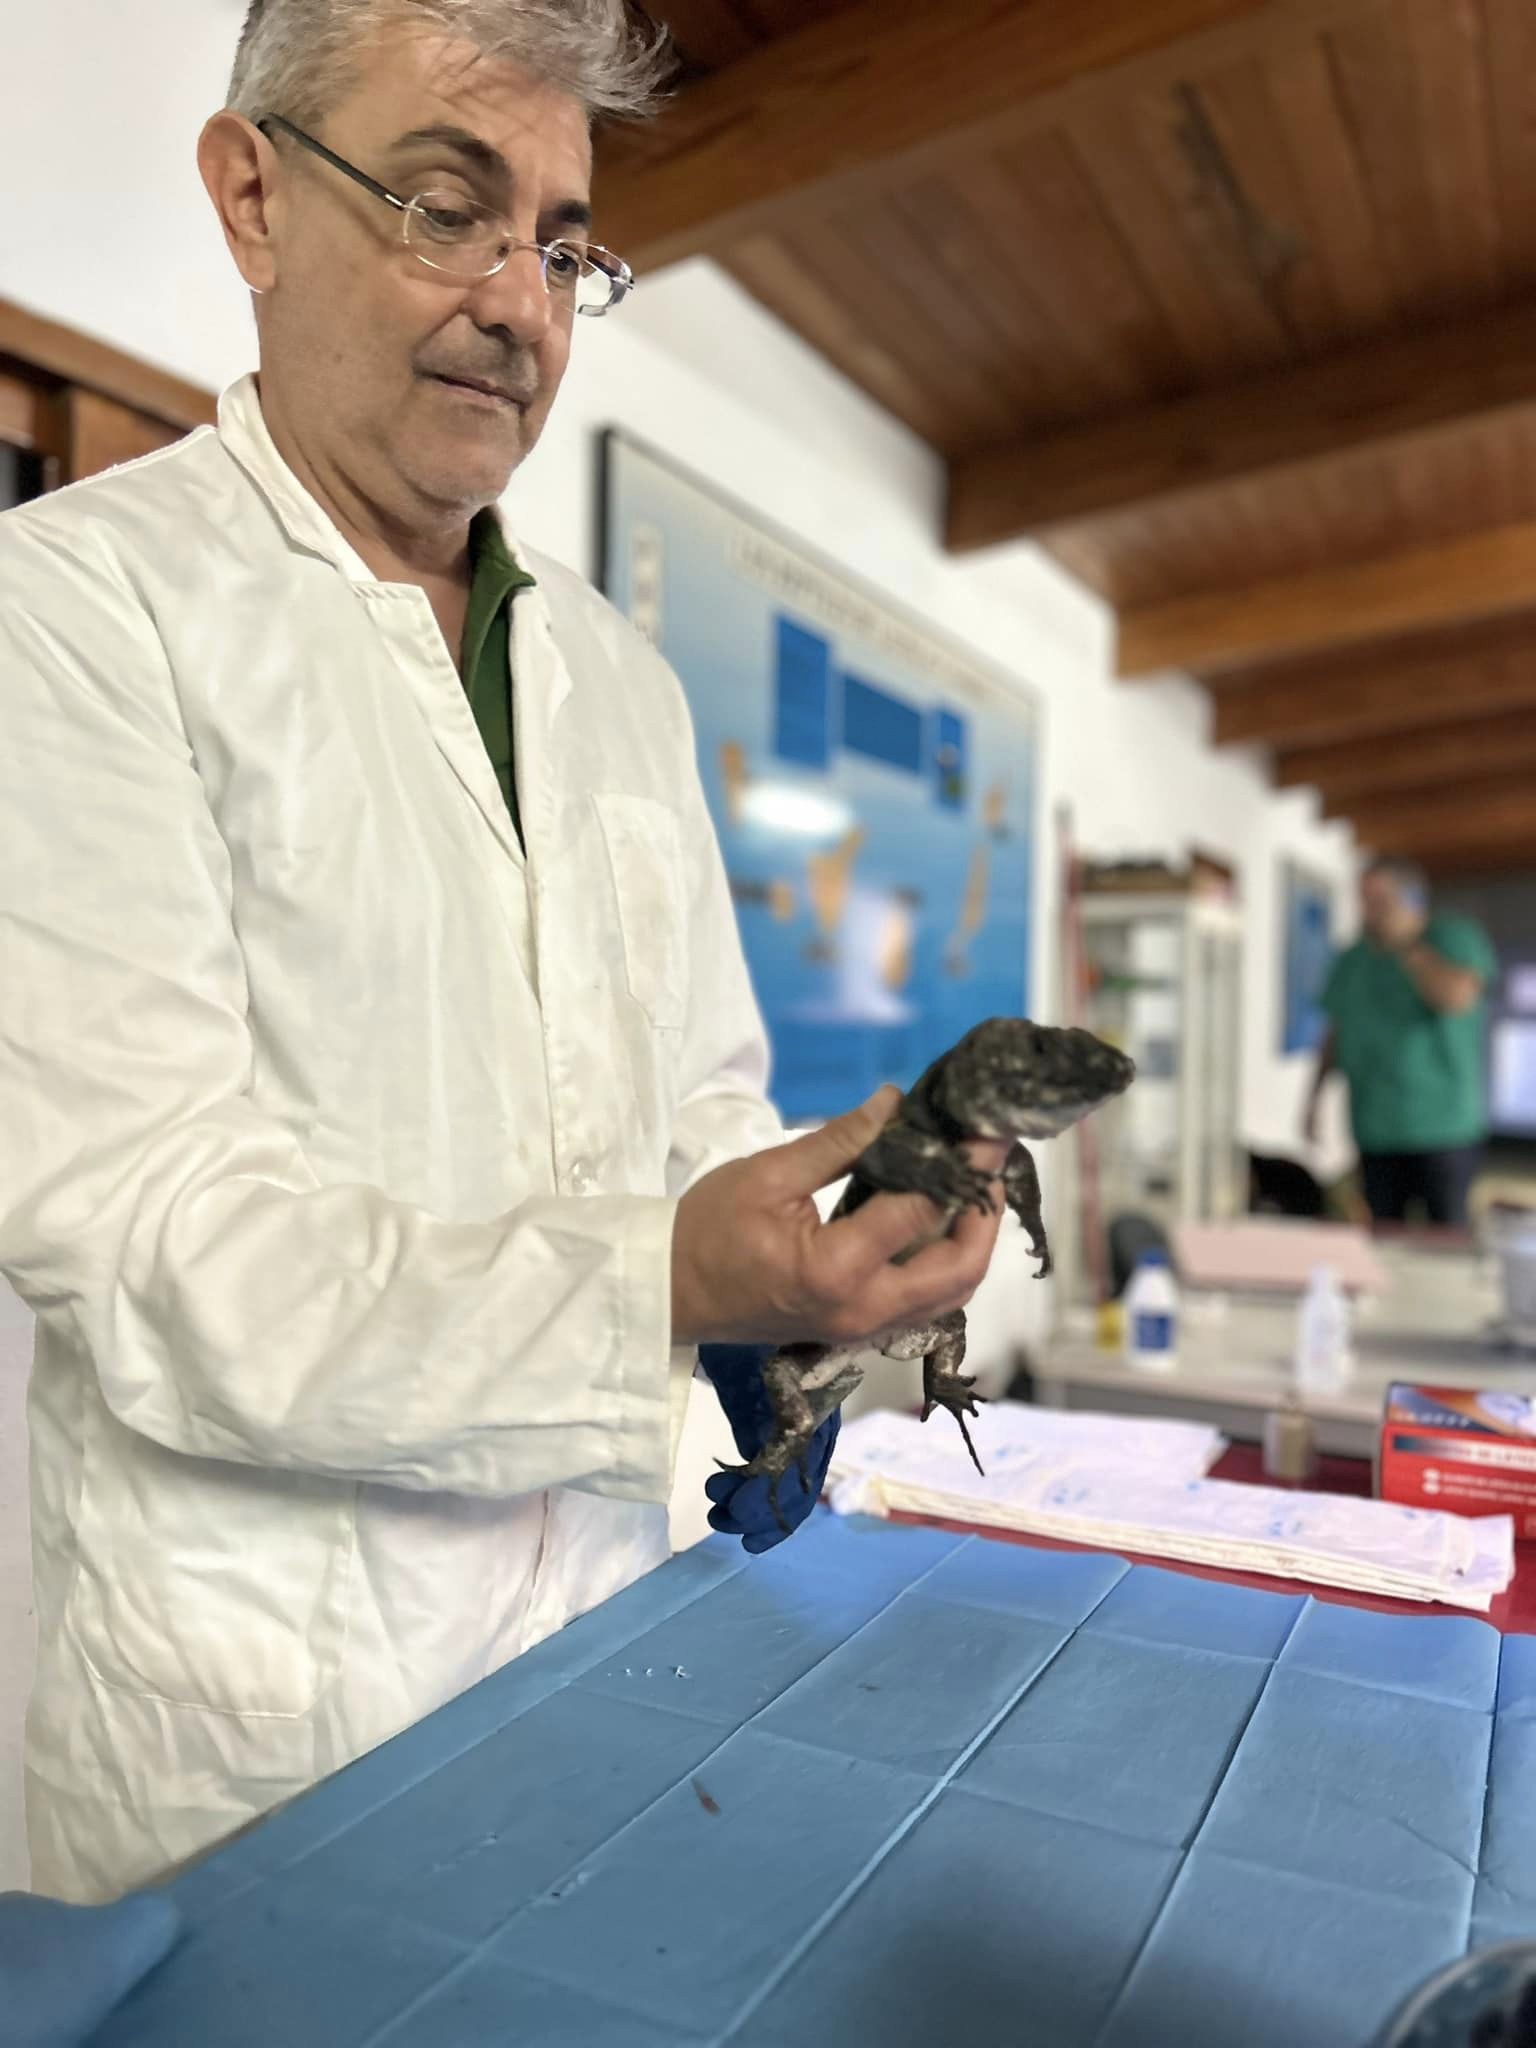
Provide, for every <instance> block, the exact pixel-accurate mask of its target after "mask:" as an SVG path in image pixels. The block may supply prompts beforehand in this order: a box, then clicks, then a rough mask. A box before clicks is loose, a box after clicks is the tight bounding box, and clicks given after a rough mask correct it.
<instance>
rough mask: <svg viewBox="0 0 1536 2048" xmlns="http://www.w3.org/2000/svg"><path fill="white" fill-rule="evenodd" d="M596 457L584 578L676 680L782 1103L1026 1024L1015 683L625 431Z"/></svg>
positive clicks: (791, 1114) (800, 1110)
mask: <svg viewBox="0 0 1536 2048" xmlns="http://www.w3.org/2000/svg"><path fill="white" fill-rule="evenodd" d="M602 457H603V460H602V506H601V518H600V535H601V561H600V563H599V571H598V575H599V582H600V584H601V587H602V588H603V590H604V591H605V592H606V593H607V595H608V596H609V598H610V599H611V600H612V601H613V603H614V604H615V605H617V607H618V608H619V610H620V611H622V612H623V613H624V614H625V615H626V616H627V617H628V618H629V619H631V620H632V621H633V623H634V624H635V625H636V626H637V627H638V628H639V630H640V631H641V632H642V633H644V634H645V635H646V636H647V638H648V639H650V640H651V641H652V642H653V643H654V644H655V645H656V646H657V647H658V648H659V649H660V651H661V652H662V653H663V654H664V655H665V656H666V658H667V660H668V661H669V662H670V663H671V665H672V667H673V668H674V669H675V670H676V671H677V673H678V675H679V676H680V677H681V678H682V682H683V686H684V688H685V690H686V691H687V694H688V700H689V704H690V707H691V710H692V714H693V719H694V724H695V728H696V731H697V736H698V747H699V766H700V770H701V773H702V777H703V782H704V790H705V795H706V797H707V799H708V803H709V807H710V811H711V813H712V815H713V818H714V821H715V826H716V830H717V831H718V833H719V836H720V843H721V847H722V849H723V851H724V855H725V863H726V869H727V872H728V874H729V876H730V882H731V889H732V892H733V894H734V897H735V901H736V909H737V915H738V917H739V920H740V925H741V933H742V939H743V943H744V946H745V950H746V956H747V962H748V965H749V967H750V969H751V973H752V980H753V985H754V987H755V989H756V992H757V998H758V1001H759V1003H760V1005H761V1007H762V1011H763V1016H764V1019H765V1022H766V1024H767V1027H768V1033H769V1037H770V1040H771V1042H772V1047H773V1060H774V1072H773V1083H772V1091H773V1097H774V1101H775V1103H776V1105H777V1107H778V1109H779V1112H780V1114H781V1115H782V1116H783V1117H784V1118H785V1120H786V1121H787V1122H789V1123H806V1122H813V1121H816V1120H819V1119H821V1118H824V1117H827V1116H831V1115H835V1114H837V1113H838V1112H840V1111H842V1110H845V1109H849V1108H851V1107H853V1106H854V1105H855V1104H856V1103H858V1102H860V1101H862V1100H863V1099H864V1098H865V1096H867V1095H868V1094H869V1093H870V1092H871V1091H872V1090H873V1089H874V1088H876V1087H878V1086H879V1084H880V1083H881V1082H882V1081H887V1080H890V1081H896V1082H898V1083H900V1084H901V1085H903V1086H906V1085H908V1084H910V1083H911V1082H912V1081H913V1080H915V1079H916V1077H917V1075H918V1074H919V1073H920V1072H921V1071H922V1069H923V1067H924V1066H925V1065H926V1064H927V1063H928V1061H929V1060H931V1059H933V1058H935V1057H936V1056H937V1055H938V1054H939V1053H940V1052H942V1051H944V1049H945V1048H946V1047H947V1046H949V1045H950V1044H952V1043H953V1042H954V1040H955V1039H957V1038H958V1037H960V1036H961V1034H962V1033H963V1032H964V1031H966V1030H968V1029H969V1028H970V1026H971V1025H972V1024H975V1023H978V1022H980V1020H981V1019H982V1018H984V1017H989V1016H1002V1015H1014V1016H1018V1015H1024V1014H1026V1013H1027V1011H1028V1006H1029V954H1030V927H1031V906H1032V898H1033V889H1034V865H1035V812H1036V776H1037V740H1036V732H1037V713H1036V709H1035V705H1034V701H1033V698H1032V697H1031V696H1030V694H1029V693H1028V692H1027V691H1026V690H1025V689H1024V688H1023V687H1022V686H1021V685H1020V684H1019V683H1017V682H1016V681H1014V680H1013V679H1012V678H1011V677H1009V676H1008V675H1007V674H1005V673H1002V672H1000V671H998V670H995V669H993V668H991V667H989V666H988V665H987V664H986V663H985V662H983V661H981V660H980V659H978V658H977V657H976V656H974V655H972V654H970V653H969V652H967V651H966V649H965V648H963V647H962V646H959V645H957V644H956V643H954V642H952V641H950V640H948V639H946V638H944V637H943V636H942V635H940V634H938V633H936V632H934V631H933V630H932V629H931V628H930V627H929V626H928V625H927V624H926V623H925V622H923V621H922V620H921V619H918V618H916V617H914V616H913V615H911V614H909V613H907V612H905V611H903V609H902V608H901V606H900V605H898V604H897V603H895V602H894V601H893V600H892V599H890V598H889V597H886V596H885V595H883V594H881V593H879V592H877V591H876V590H874V589H872V588H869V587H867V586H865V585H864V584H862V583H860V582H858V581H856V580H854V579H852V578H851V577H849V576H848V575H847V574H846V573H845V572H844V571H843V570H841V569H839V568H837V567H835V566H834V565H832V564H831V563H829V562H826V561H824V560H823V559H822V558H820V557H819V556H817V555H814V554H812V553H811V552H810V551H808V550H807V549H805V548H804V547H802V546H801V545H800V544H799V543H798V542H796V541H794V540H792V539H790V538H788V537H787V536H785V535H783V534H780V533H778V532H776V531H774V530H773V529H771V528H769V527H768V526H766V525H764V524H763V523H762V522H761V521H759V520H758V519H757V518H756V517H755V515H753V514H752V513H751V512H749V511H747V510H746V509H745V508H744V507H742V506H739V505H736V504H734V503H732V502H731V501H729V500H728V499H726V498H724V497H721V496H719V495H717V494H715V493H714V492H713V491H711V490H710V489H709V488H707V487H706V486H704V485H702V484H700V483H699V482H698V481H696V480H695V479H693V478H692V477H690V476H689V475H687V474H686V473H684V472H683V471H681V470H680V469H678V468H676V467H674V466H673V465H672V464H671V463H669V462H667V461H666V460H664V459H663V458H661V457H659V456H657V455H656V454H654V453H653V452H652V451H650V450H649V449H647V448H645V447H643V446H642V445H640V444H639V443H638V442H636V441H634V440H631V439H630V438H629V437H628V436H627V435H624V434H619V433H610V434H607V435H605V436H604V437H603V444H602Z"/></svg>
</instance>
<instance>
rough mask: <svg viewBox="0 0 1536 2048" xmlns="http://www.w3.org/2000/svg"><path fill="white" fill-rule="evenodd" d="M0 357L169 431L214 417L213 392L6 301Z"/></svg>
mask: <svg viewBox="0 0 1536 2048" xmlns="http://www.w3.org/2000/svg"><path fill="white" fill-rule="evenodd" d="M0 356H11V357H13V358H14V359H15V360H16V361H17V362H19V363H23V364H25V365H27V367H29V368H31V369H35V370H43V371H45V372H47V374H48V375H49V376H51V377H56V378H58V379H59V380H60V382H61V383H64V384H80V385H84V386H85V387H86V388H87V389H88V390H91V391H99V392H100V393H101V394H102V396H103V397H104V398H115V399H116V400H117V401H118V402H119V403H120V404H122V405H131V406H133V407H134V408H135V409H136V410H137V411H139V412H147V413H150V414H152V415H153V416H154V417H155V418H156V419H159V420H165V421H166V422H167V423H168V424H169V425H171V426H173V427H187V428H191V427H201V426H206V425H209V424H211V423H212V422H213V421H214V420H215V419H216V418H217V416H218V401H217V399H215V397H214V396H213V394H212V392H210V391H203V390H200V389H199V387H198V386H197V385H196V384H188V383H187V382H186V381H185V380H184V379H183V378H181V377H173V376H172V375H171V374H170V373H169V371H166V370H157V369H154V368H153V367H152V366H151V365H150V364H148V363H141V362H139V361H137V359H136V358H135V357H133V356H127V355H124V354H123V352H122V350H121V349H115V348H112V347H110V346H109V345H108V344H107V343H106V342H104V341H97V340H95V339H94V338H93V337H92V336H91V335H89V334H81V333H79V332H78V331H77V330H76V329H75V328H73V327H61V326H60V325H59V323H58V322H57V321H55V320H45V319H43V317H42V316H41V314H38V313H30V312H28V311H27V309H26V308H25V307H24V306H18V305H16V304H15V303H14V302H13V301H12V300H10V299H0Z"/></svg>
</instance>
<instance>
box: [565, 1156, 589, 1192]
mask: <svg viewBox="0 0 1536 2048" xmlns="http://www.w3.org/2000/svg"><path fill="white" fill-rule="evenodd" d="M593 1181H594V1175H593V1172H592V1162H591V1161H590V1160H589V1159H573V1160H572V1161H571V1171H570V1183H571V1186H572V1188H573V1189H574V1190H575V1192H576V1193H577V1194H578V1195H584V1194H586V1193H587V1192H588V1191H589V1190H590V1189H591V1187H592V1185H593Z"/></svg>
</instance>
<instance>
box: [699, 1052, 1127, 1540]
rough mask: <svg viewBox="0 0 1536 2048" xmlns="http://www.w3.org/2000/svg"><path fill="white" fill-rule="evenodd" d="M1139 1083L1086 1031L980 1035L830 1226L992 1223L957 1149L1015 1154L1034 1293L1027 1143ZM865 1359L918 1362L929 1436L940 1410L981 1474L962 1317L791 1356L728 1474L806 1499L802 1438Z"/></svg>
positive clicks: (916, 1093) (1047, 1257)
mask: <svg viewBox="0 0 1536 2048" xmlns="http://www.w3.org/2000/svg"><path fill="white" fill-rule="evenodd" d="M1135 1074H1136V1069H1135V1066H1134V1064H1133V1063H1132V1062H1131V1060H1129V1059H1128V1058H1127V1057H1126V1055H1125V1054H1124V1053H1121V1052H1117V1051H1115V1049H1114V1048H1113V1047H1112V1046H1108V1045H1105V1044H1104V1043H1103V1041H1102V1040H1101V1039H1097V1038H1095V1037H1093V1035H1092V1034H1091V1033H1090V1032H1087V1031H1077V1030H1059V1029H1056V1028H1055V1027H1053V1026H1050V1025H1040V1024H1032V1023H1030V1022H1029V1020H1028V1019H1027V1018H1022V1017H994V1018H992V1019H991V1021H990V1022H988V1023H986V1024H978V1025H977V1026H976V1028H975V1030H974V1031H970V1032H967V1034H966V1036H965V1037H964V1038H962V1039H961V1040H960V1042H959V1044H958V1045H956V1046H954V1047H952V1048H951V1050H950V1051H949V1052H947V1053H945V1054H943V1055H942V1056H941V1057H940V1058H939V1059H937V1060H935V1061H934V1063H933V1065H932V1066H931V1067H929V1069H928V1070H927V1072H926V1073H925V1074H923V1075H922V1077H921V1078H920V1079H919V1080H918V1081H916V1082H915V1083H914V1084H913V1086H912V1088H911V1089H910V1091H909V1092H908V1093H907V1094H906V1095H904V1096H903V1097H902V1099H901V1102H900V1104H899V1105H898V1107H897V1110H896V1114H895V1116H894V1117H893V1118H892V1120H891V1122H890V1123H888V1124H887V1125H886V1127H885V1129H884V1130H883V1131H882V1132H881V1133H880V1136H879V1137H878V1138H876V1139H875V1141H874V1143H873V1144H872V1145H870V1146H869V1147H868V1148H867V1150H865V1151H864V1152H863V1153H861V1154H860V1156H859V1158H858V1160H857V1161H856V1163H855V1165H854V1168H853V1171H852V1173H851V1175H850V1176H849V1181H848V1186H847V1188H846V1189H845V1190H844V1192H843V1196H842V1199H841V1201H840V1202H839V1203H838V1205H837V1208H836V1210H835V1211H834V1212H833V1213H834V1215H835V1216H847V1215H851V1214H852V1212H853V1211H854V1210H855V1209H858V1208H860V1207H862V1206H863V1204H864V1203H865V1202H867V1201H868V1200H869V1199H870V1197H871V1196H872V1195H876V1194H882V1193H891V1194H895V1193H900V1194H920V1195H926V1196H927V1198H928V1199H929V1200H930V1201H931V1202H933V1203H934V1204H935V1205H936V1206H937V1207H938V1208H939V1209H940V1210H941V1212H942V1213H943V1217H944V1228H945V1229H946V1230H947V1229H948V1228H949V1227H950V1226H952V1225H953V1223H954V1221H955V1219H956V1217H958V1216H959V1215H960V1214H961V1212H962V1211H963V1210H965V1209H968V1208H974V1209H980V1210H983V1211H985V1212H986V1213H988V1214H990V1213H991V1210H992V1192H991V1182H990V1180H989V1178H988V1176H987V1175H986V1174H984V1173H981V1172H979V1171H978V1170H977V1169H976V1168H975V1167H974V1166H972V1165H971V1163H970V1160H969V1159H968V1158H967V1156H966V1154H965V1152H964V1150H963V1147H964V1145H965V1142H966V1140H967V1139H972V1138H990V1139H998V1140H1001V1141H1004V1142H1008V1143H1011V1144H1012V1147H1013V1149H1012V1151H1011V1152H1010V1153H1009V1155H1008V1158H1007V1162H1006V1164H1005V1165H1004V1167H1003V1171H1002V1182H1003V1194H1004V1200H1005V1201H1006V1203H1007V1206H1008V1207H1009V1208H1010V1209H1011V1210H1012V1211H1013V1213H1014V1215H1015V1216H1017V1217H1018V1219H1019V1221H1020V1222H1021V1223H1022V1224H1023V1226H1024V1228H1025V1230H1026V1231H1027V1232H1028V1234H1029V1248H1030V1251H1031V1254H1032V1255H1033V1256H1034V1257H1035V1258H1037V1259H1038V1260H1039V1261H1040V1265H1039V1268H1038V1269H1037V1271H1036V1274H1035V1278H1036V1279H1037V1280H1043V1279H1044V1278H1045V1277H1046V1275H1047V1274H1048V1273H1049V1272H1050V1270H1051V1250H1050V1246H1049V1244H1048V1243H1047V1242H1046V1235H1045V1223H1044V1221H1043V1219H1042V1217H1041V1213H1040V1181H1039V1177H1038V1175H1037V1174H1036V1172H1035V1162H1034V1160H1033V1158H1032V1157H1031V1156H1030V1153H1029V1151H1028V1149H1027V1148H1026V1146H1025V1144H1024V1142H1023V1141H1024V1140H1025V1139H1026V1138H1054V1137H1058V1136H1060V1134H1061V1133H1062V1132H1063V1131H1065V1130H1069V1129H1070V1128H1071V1126H1072V1125H1073V1124H1075V1123H1077V1122H1079V1121H1080V1120H1081V1119H1082V1118H1083V1117H1085V1116H1088V1115H1089V1114H1090V1113H1091V1112H1092V1111H1093V1110H1095V1109H1097V1108H1099V1106H1100V1105H1101V1104H1102V1103H1104V1102H1107V1101H1109V1100H1110V1098H1111V1097H1112V1096H1115V1095H1119V1094H1121V1093H1122V1092H1123V1091H1124V1090H1125V1089H1126V1088H1128V1087H1129V1086H1130V1084H1131V1082H1132V1080H1133V1079H1134V1078H1135ZM917 1249H918V1248H917V1247H916V1246H914V1247H913V1249H912V1252H908V1253H903V1254H902V1257H903V1258H908V1257H911V1256H912V1255H913V1253H915V1251H916V1250H917ZM898 1263H900V1261H899V1260H898ZM870 1350H879V1351H880V1352H881V1353H882V1354H883V1355H884V1356H885V1357H887V1358H921V1359H922V1361H923V1420H924V1422H926V1421H927V1420H928V1417H929V1416H930V1415H931V1414H932V1413H933V1411H934V1409H935V1408H943V1409H944V1410H946V1412H947V1413H949V1414H950V1415H953V1416H954V1418H955V1420H956V1422H957V1423H958V1424H959V1425H960V1433H961V1435H962V1436H963V1437H964V1438H965V1447H966V1449H967V1450H968V1451H969V1452H970V1454H971V1458H972V1461H973V1462H974V1464H975V1466H976V1469H977V1471H978V1472H979V1471H981V1469H982V1466H981V1460H980V1459H979V1458H978V1457H977V1456H976V1447H975V1445H974V1444H973V1443H972V1442H971V1433H970V1431H969V1430H968V1429H967V1428H966V1426H965V1424H966V1417H967V1416H968V1415H976V1414H977V1413H979V1410H978V1408H977V1399H978V1397H977V1395H976V1393H975V1384H976V1383H975V1380H974V1379H973V1378H971V1377H969V1376H967V1375H966V1374H965V1373H963V1372H962V1371H961V1370H960V1368H961V1366H962V1365H963V1363H964V1361H965V1311H964V1310H963V1309H956V1310H954V1311H953V1312H952V1313H951V1314H949V1315H946V1316H941V1317H939V1318H938V1319H937V1320H936V1321H934V1322H932V1323H928V1324H924V1325H921V1326H918V1327H914V1328H910V1329H904V1330H899V1331H896V1332H895V1333H894V1334H892V1335H890V1336H888V1337H886V1338H884V1339H883V1340H879V1341H877V1342H876V1343H875V1344H868V1343H864V1344H840V1345H835V1344H787V1345H785V1346H783V1347H782V1348H781V1349H780V1350H779V1351H777V1352H775V1353H774V1355H773V1357H772V1358H770V1359H769V1360H768V1362H767V1364H766V1365H765V1366H764V1367H763V1381H764V1384H765V1386H766V1388H767V1390H768V1398H769V1401H770V1403H771V1405H772V1408H773V1412H774V1417H775V1419H776V1421H777V1424H778V1427H777V1429H776V1430H775V1432H774V1434H773V1436H771V1437H770V1438H769V1440H768V1442H767V1443H766V1444H764V1446H763V1448H762V1449H761V1450H760V1451H759V1452H758V1454H757V1456H756V1457H755V1458H754V1459H753V1460H752V1462H751V1463H750V1464H748V1465H742V1466H737V1467H732V1468H728V1469H732V1470H736V1471H739V1472H740V1473H741V1474H742V1475H743V1476H744V1477H748V1478H751V1477H758V1476H764V1477H767V1478H769V1479H771V1480H772V1482H773V1502H774V1512H775V1514H777V1513H778V1487H779V1481H780V1480H781V1479H782V1478H783V1477H784V1474H785V1473H786V1472H788V1471H789V1469H790V1467H791V1466H792V1465H793V1466H798V1467H799V1472H800V1483H801V1485H802V1486H804V1487H807V1488H808V1487H809V1485H810V1480H809V1477H808V1475H807V1473H806V1469H805V1462H804V1460H805V1454H806V1451H807V1449H808V1448H809V1446H810V1441H811V1438H812V1437H813V1436H814V1435H815V1434H816V1431H817V1430H818V1429H819V1428H820V1426H821V1424H822V1423H823V1422H824V1421H825V1420H826V1418H827V1417H828V1416H829V1415H830V1414H831V1413H832V1411H833V1410H834V1409H835V1408H838V1407H840V1406H841V1404H842V1403H843V1402H844V1401H845V1400H846V1399H847V1397H848V1396H849V1395H850V1394H851V1393H852V1392H853V1390H854V1388H855V1387H857V1386H858V1384H859V1382H860V1381H861V1380H862V1378H863V1377H864V1375H863V1371H862V1369H861V1368H860V1366H859V1365H858V1363H857V1360H858V1358H859V1356H860V1355H861V1354H862V1353H864V1352H867V1351H870ZM781 1526H782V1518H781Z"/></svg>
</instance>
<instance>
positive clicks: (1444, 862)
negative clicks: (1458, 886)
mask: <svg viewBox="0 0 1536 2048" xmlns="http://www.w3.org/2000/svg"><path fill="white" fill-rule="evenodd" d="M1422 865H1423V866H1424V867H1425V868H1426V869H1427V870H1428V872H1429V875H1430V878H1431V879H1432V880H1435V881H1441V880H1448V879H1449V878H1450V877H1451V876H1453V875H1454V876H1466V875H1536V833H1531V834H1529V835H1528V836H1527V837H1526V838H1524V839H1506V840H1504V841H1503V842H1496V843H1494V844H1492V845H1489V846H1478V845H1475V844H1471V843H1469V844H1467V845H1465V846H1450V847H1442V848H1440V849H1439V850H1438V851H1436V852H1433V853H1427V854H1425V855H1424V856H1423V860H1422Z"/></svg>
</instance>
